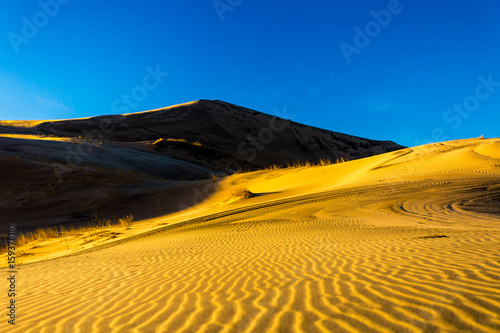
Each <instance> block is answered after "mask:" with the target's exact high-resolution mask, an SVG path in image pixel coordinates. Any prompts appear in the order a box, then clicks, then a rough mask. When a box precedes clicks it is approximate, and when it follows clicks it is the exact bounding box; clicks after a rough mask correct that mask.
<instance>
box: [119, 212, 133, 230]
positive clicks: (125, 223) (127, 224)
mask: <svg viewBox="0 0 500 333" xmlns="http://www.w3.org/2000/svg"><path fill="white" fill-rule="evenodd" d="M133 220H134V217H133V216H132V214H130V215H127V216H125V217H124V218H121V219H119V220H118V222H120V225H121V226H122V227H124V228H128V227H130V223H132V221H133Z"/></svg>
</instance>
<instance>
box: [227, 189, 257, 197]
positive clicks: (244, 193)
mask: <svg viewBox="0 0 500 333" xmlns="http://www.w3.org/2000/svg"><path fill="white" fill-rule="evenodd" d="M229 196H230V198H231V199H248V198H251V197H252V196H253V193H252V192H250V191H249V190H248V188H246V187H242V186H239V187H236V188H233V189H232V190H231V193H230V194H229Z"/></svg>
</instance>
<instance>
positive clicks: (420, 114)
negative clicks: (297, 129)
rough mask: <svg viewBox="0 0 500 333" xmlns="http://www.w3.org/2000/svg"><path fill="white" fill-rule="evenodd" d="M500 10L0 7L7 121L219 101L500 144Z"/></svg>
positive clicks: (343, 0)
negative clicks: (499, 141)
mask: <svg viewBox="0 0 500 333" xmlns="http://www.w3.org/2000/svg"><path fill="white" fill-rule="evenodd" d="M44 4H45V5H44ZM54 4H57V6H55V5H54ZM374 13H375V15H374ZM376 13H378V14H376ZM499 13H500V1H497V0H481V1H477V0H469V1H465V0H440V1H431V0H413V1H410V0H401V1H396V0H391V1H386V0H383V1H375V0H373V1H367V0H364V1H360V0H337V1H330V0H328V1H327V0H320V1H313V2H311V1H305V0H304V1H299V0H286V1H285V0H276V1H261V0H242V1H241V0H217V1H215V2H214V1H213V0H182V1H179V0H178V1H167V0H164V1H127V0H120V1H79V0H71V1H68V0H59V2H56V0H42V1H41V2H38V1H2V3H1V4H0V22H2V23H1V25H0V26H1V30H2V31H1V34H0V35H1V38H0V40H1V42H0V48H1V51H0V52H1V53H0V55H1V58H0V59H1V61H0V119H57V118H75V117H84V116H93V115H102V114H113V113H118V112H120V111H125V110H128V111H129V112H136V111H143V110H148V109H153V108H160V107H163V106H168V105H173V104H179V103H184V102H188V101H192V100H197V99H220V100H224V101H227V102H231V103H234V104H238V105H242V106H245V107H249V108H253V109H256V110H259V111H262V112H266V113H271V114H272V113H273V109H277V110H280V111H281V112H283V110H284V108H286V111H287V113H288V118H290V119H292V120H294V121H298V122H302V123H305V124H308V125H313V126H318V127H322V128H326V129H329V130H334V131H339V132H343V133H348V134H353V135H358V136H363V137H368V138H372V139H389V140H393V141H396V142H398V143H400V144H404V145H408V146H413V145H416V144H417V143H423V142H425V141H442V140H445V139H448V140H449V139H455V138H468V137H477V136H479V135H481V134H484V135H485V136H486V137H498V136H500V130H499V123H500V66H499V64H500V20H499V19H498V15H499ZM375 16H378V21H377V20H376V18H375ZM367 29H368V31H367ZM359 31H361V34H360V33H359ZM147 68H149V69H147ZM157 70H159V71H160V72H161V73H159V74H156V80H155V79H154V77H153V76H151V75H150V74H149V72H154V71H157ZM166 72H168V76H167V75H166V74H165V73H166ZM148 75H149V76H148ZM480 78H482V79H480ZM488 81H490V83H488ZM485 82H486V83H485ZM146 88H147V89H146ZM132 93H133V94H132ZM131 94H132V95H133V96H134V97H129V100H128V102H127V101H125V100H124V99H122V96H123V95H130V96H132V95H131ZM464 103H465V104H466V106H463V104H464ZM454 104H456V106H455V107H454Z"/></svg>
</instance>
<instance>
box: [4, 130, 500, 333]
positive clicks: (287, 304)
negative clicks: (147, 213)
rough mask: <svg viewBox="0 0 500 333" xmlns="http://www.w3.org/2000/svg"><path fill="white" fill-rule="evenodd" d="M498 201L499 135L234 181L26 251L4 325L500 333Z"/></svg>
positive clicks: (50, 329)
mask: <svg viewBox="0 0 500 333" xmlns="http://www.w3.org/2000/svg"><path fill="white" fill-rule="evenodd" d="M235 187H241V188H245V189H248V190H249V191H250V192H251V193H253V196H252V197H250V198H248V199H241V200H234V198H232V199H231V200H228V198H230V193H231V191H233V190H234V188H235ZM499 194H500V140H498V139H489V140H485V139H470V140H460V141H452V142H444V143H439V144H430V145H425V146H419V147H414V148H408V149H405V150H400V151H396V152H392V153H387V154H383V155H378V156H373V157H370V158H365V159H361V160H356V161H352V162H347V163H342V164H336V165H329V166H318V167H307V168H295V169H282V170H266V171H257V172H252V173H244V174H238V175H233V176H230V177H228V178H226V179H224V180H222V181H221V182H220V188H219V190H218V191H217V192H216V193H214V194H213V195H212V196H211V197H210V198H208V199H207V200H205V201H204V202H202V203H201V204H199V205H197V206H194V207H192V208H190V209H188V210H186V211H183V212H180V213H178V214H175V215H170V216H163V217H158V218H155V219H150V220H145V221H139V222H137V223H134V224H132V227H131V228H130V229H128V230H123V229H120V230H119V229H117V230H119V231H120V233H121V234H120V235H119V236H118V237H116V238H114V239H101V240H96V241H95V242H90V243H87V244H85V245H82V246H80V245H79V242H78V240H77V239H74V240H73V244H71V246H69V245H65V246H61V244H62V242H63V241H61V240H59V241H52V243H47V244H41V246H40V247H39V249H37V253H35V254H34V255H33V256H31V257H25V256H23V257H21V258H19V260H21V261H23V262H24V263H25V264H24V265H22V266H21V268H20V273H19V274H18V275H19V277H18V279H19V290H20V293H19V297H18V303H19V304H18V323H19V324H18V325H16V326H15V327H14V328H12V327H9V331H11V332H308V333H309V332H378V331H381V332H384V331H387V332H422V331H426V332H437V331H442V332H498V331H500V317H499V315H498V314H499V313H500V265H499V262H500V215H499V213H500V209H499V208H498V206H499V202H500V201H499V197H500V195H499ZM155 228H156V229H155ZM153 229H155V230H153ZM57 256H60V257H59V258H56V259H52V260H44V259H47V258H49V259H50V258H54V257H57ZM30 261H31V262H33V263H30V264H28V262H30ZM36 261H39V262H36ZM2 274H3V275H4V276H5V275H6V274H7V273H6V272H5V269H2ZM2 297H4V296H2ZM0 325H1V326H0V330H1V331H7V328H8V327H7V324H6V321H5V320H4V321H2V322H1V323H0Z"/></svg>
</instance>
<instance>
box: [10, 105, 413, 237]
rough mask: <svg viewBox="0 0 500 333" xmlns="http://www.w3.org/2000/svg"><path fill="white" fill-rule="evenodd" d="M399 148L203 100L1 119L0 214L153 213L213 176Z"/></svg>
mask: <svg viewBox="0 0 500 333" xmlns="http://www.w3.org/2000/svg"><path fill="white" fill-rule="evenodd" d="M400 148H403V147H402V146H399V145H397V144H395V143H393V142H390V141H375V140H369V139H363V138H359V137H354V136H350V135H346V134H341V133H336V132H331V131H327V130H322V129H319V128H315V127H310V126H305V125H301V124H298V123H294V122H291V121H289V120H286V119H281V118H278V117H274V116H270V115H267V114H264V113H261V112H258V111H254V110H250V109H246V108H243V107H239V106H236V105H232V104H229V103H224V102H220V101H207V100H200V101H196V102H191V103H186V104H182V105H176V106H171V107H167V108H163V109H158V110H151V111H145V112H139V113H133V114H126V115H110V116H100V117H91V118H82V119H68V120H52V121H0V188H1V189H2V191H0V215H2V216H4V218H6V219H8V220H9V221H11V222H14V223H17V224H18V225H19V226H20V227H27V226H43V225H52V224H58V223H84V222H89V221H91V220H92V219H93V218H94V217H95V216H123V215H126V214H132V215H134V216H135V217H136V218H140V219H144V218H151V217H156V216H161V215H164V214H166V213H173V212H176V211H178V210H180V209H183V208H184V207H185V206H186V205H187V206H190V205H192V203H193V202H197V201H198V198H197V193H193V192H192V188H193V187H196V186H198V185H199V184H198V183H199V182H203V181H204V180H208V179H209V178H210V176H211V175H212V174H220V173H223V174H226V175H227V174H232V173H234V172H236V171H238V170H258V169H262V168H263V167H265V166H269V165H273V164H281V165H286V164H287V163H295V162H298V161H302V162H305V161H308V162H316V161H318V160H319V159H322V158H330V159H331V160H332V161H335V159H337V158H341V157H343V158H346V159H355V158H362V157H366V156H373V155H374V154H379V153H385V152H387V151H393V150H396V149H400ZM165 201H168V202H169V203H168V204H166V203H165ZM186 203H187V204H186ZM40 212H43V213H42V214H40Z"/></svg>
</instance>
